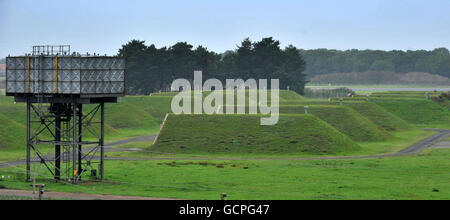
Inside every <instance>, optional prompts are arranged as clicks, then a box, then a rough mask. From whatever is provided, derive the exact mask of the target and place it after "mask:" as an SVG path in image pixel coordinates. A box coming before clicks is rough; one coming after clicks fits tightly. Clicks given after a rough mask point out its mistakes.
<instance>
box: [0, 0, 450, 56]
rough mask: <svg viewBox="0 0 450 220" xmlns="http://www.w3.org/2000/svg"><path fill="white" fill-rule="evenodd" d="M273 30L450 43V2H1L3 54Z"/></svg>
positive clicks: (336, 45) (296, 41)
mask: <svg viewBox="0 0 450 220" xmlns="http://www.w3.org/2000/svg"><path fill="white" fill-rule="evenodd" d="M268 36H273V37H274V38H275V39H278V40H280V41H281V42H282V45H283V46H287V45H288V44H293V45H295V46H297V47H299V48H304V49H311V48H333V49H352V48H357V49H383V50H392V49H401V50H408V49H413V50H415V49H427V50H429V49H433V48H437V47H447V48H450V1H449V0H421V1H418V0H309V1H306V0H277V1H266V0H255V1H253V0H249V1H244V0H240V1H238V0H222V1H213V0H190V1H186V0H179V1H175V0H164V1H162V0H161V1H150V0H147V1H144V0H122V1H115V0H102V1H100V0H76V1H64V0H39V1H36V0H0V57H4V56H7V55H8V54H11V55H22V54H24V53H26V52H30V50H31V46H32V45H43V44H70V45H72V48H73V49H74V50H76V51H78V52H81V53H86V52H91V53H94V52H97V53H101V54H104V53H107V54H109V55H113V54H116V53H117V51H118V48H119V47H121V45H122V44H125V43H126V42H127V41H129V40H131V39H139V40H145V41H146V42H147V43H154V44H156V46H158V47H161V46H170V45H173V44H174V43H176V42H179V41H187V42H189V43H191V44H193V45H194V46H197V45H200V44H201V45H203V46H206V47H207V48H209V49H211V50H214V51H216V52H223V51H225V50H228V49H234V48H236V45H237V44H239V43H240V42H241V41H242V40H243V39H244V38H246V37H250V39H252V40H260V39H261V38H262V37H268Z"/></svg>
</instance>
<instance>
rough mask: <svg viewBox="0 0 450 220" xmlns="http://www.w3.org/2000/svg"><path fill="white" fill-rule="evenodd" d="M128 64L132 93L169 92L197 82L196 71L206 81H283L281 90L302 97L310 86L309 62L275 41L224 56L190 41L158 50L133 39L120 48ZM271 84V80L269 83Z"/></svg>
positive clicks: (239, 48) (128, 84) (241, 47)
mask: <svg viewBox="0 0 450 220" xmlns="http://www.w3.org/2000/svg"><path fill="white" fill-rule="evenodd" d="M118 55H119V56H123V57H125V59H126V61H127V65H126V66H127V70H126V71H127V75H126V87H127V93H128V94H149V93H152V92H158V91H169V90H170V86H171V84H172V82H173V80H175V79H178V78H184V79H188V80H193V76H194V74H193V72H194V70H202V71H203V79H204V80H206V79H210V78H216V79H219V80H221V81H222V82H223V83H224V84H225V80H226V79H243V80H247V79H250V78H253V79H257V80H258V79H280V88H284V89H286V88H287V87H289V88H290V89H291V90H294V91H296V92H298V93H300V94H303V89H304V86H305V83H306V75H305V74H304V71H305V68H306V63H305V61H304V60H303V58H302V56H301V54H300V53H299V49H297V48H296V47H294V46H292V45H290V46H288V47H286V48H281V46H280V42H279V41H277V40H274V39H273V38H270V37H269V38H263V39H262V40H261V41H257V42H252V41H251V40H250V39H248V38H247V39H245V40H243V41H242V42H241V44H240V45H238V46H237V48H236V49H235V50H230V51H227V52H225V53H222V54H218V53H216V52H213V51H210V50H208V49H207V48H205V47H203V46H198V47H196V48H194V47H193V46H192V45H190V44H188V43H186V42H179V43H176V44H175V45H173V46H171V47H162V48H157V47H156V46H155V45H154V44H151V45H146V44H145V42H144V41H139V40H132V41H130V42H128V43H127V44H125V45H123V46H122V48H121V49H119V54H118ZM269 82H270V80H269Z"/></svg>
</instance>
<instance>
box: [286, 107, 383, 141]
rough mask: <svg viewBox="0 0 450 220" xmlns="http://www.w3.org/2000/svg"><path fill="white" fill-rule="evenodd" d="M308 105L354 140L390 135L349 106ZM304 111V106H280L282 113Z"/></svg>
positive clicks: (319, 116) (315, 112)
mask: <svg viewBox="0 0 450 220" xmlns="http://www.w3.org/2000/svg"><path fill="white" fill-rule="evenodd" d="M308 107H309V108H308V113H310V114H313V115H315V116H317V117H318V118H320V119H322V120H324V121H325V122H327V123H328V124H330V125H331V126H333V127H335V128H336V129H337V130H339V131H340V132H341V133H343V134H346V135H348V136H349V137H350V138H352V139H353V140H354V141H381V140H386V139H388V138H389V137H390V134H389V133H388V132H387V131H386V130H385V129H383V128H382V127H380V126H378V125H377V124H375V123H373V122H372V121H370V120H369V119H367V118H365V117H364V116H362V115H361V114H359V113H358V112H357V111H355V110H353V109H352V108H349V107H347V106H335V105H310V106H308ZM304 112H305V110H304V106H281V107H280V113H288V114H292V113H297V114H303V113H304Z"/></svg>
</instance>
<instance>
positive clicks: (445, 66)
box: [300, 48, 450, 79]
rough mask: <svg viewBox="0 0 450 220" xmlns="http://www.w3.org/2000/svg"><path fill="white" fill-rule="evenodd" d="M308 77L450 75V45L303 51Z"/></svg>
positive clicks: (301, 51)
mask: <svg viewBox="0 0 450 220" xmlns="http://www.w3.org/2000/svg"><path fill="white" fill-rule="evenodd" d="M300 53H301V54H302V56H303V58H304V60H305V62H306V71H305V73H306V74H307V75H308V79H312V78H314V77H315V76H317V75H322V74H329V73H351V72H367V71H379V72H396V73H408V72H427V73H431V74H437V75H441V76H445V77H447V78H450V52H449V50H448V49H447V48H437V49H434V50H431V51H427V50H408V51H401V50H392V51H382V50H345V51H342V50H330V49H315V50H300Z"/></svg>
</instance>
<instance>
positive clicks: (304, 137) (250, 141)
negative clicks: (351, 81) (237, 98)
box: [151, 115, 360, 154]
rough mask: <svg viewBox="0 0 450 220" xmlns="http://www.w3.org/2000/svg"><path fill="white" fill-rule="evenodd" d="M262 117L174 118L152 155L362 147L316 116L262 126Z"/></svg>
mask: <svg viewBox="0 0 450 220" xmlns="http://www.w3.org/2000/svg"><path fill="white" fill-rule="evenodd" d="M261 117H262V116H258V115H170V116H169V118H168V119H167V121H166V124H165V127H164V128H163V129H162V130H161V133H160V136H159V138H158V142H157V143H156V144H155V145H153V146H152V147H151V150H152V151H158V152H168V153H194V154H203V153H207V154H209V153H224V154H334V153H338V152H349V151H355V150H358V149H359V148H360V147H359V146H358V144H356V143H355V142H354V141H352V140H351V139H350V138H348V137H347V136H346V135H344V134H342V133H340V132H339V131H337V130H336V129H335V128H333V127H331V126H330V125H328V124H327V123H325V122H324V121H322V120H320V119H318V118H317V117H315V116H313V115H283V116H280V120H279V122H278V124H276V125H274V126H261V125H260V118H261Z"/></svg>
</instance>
